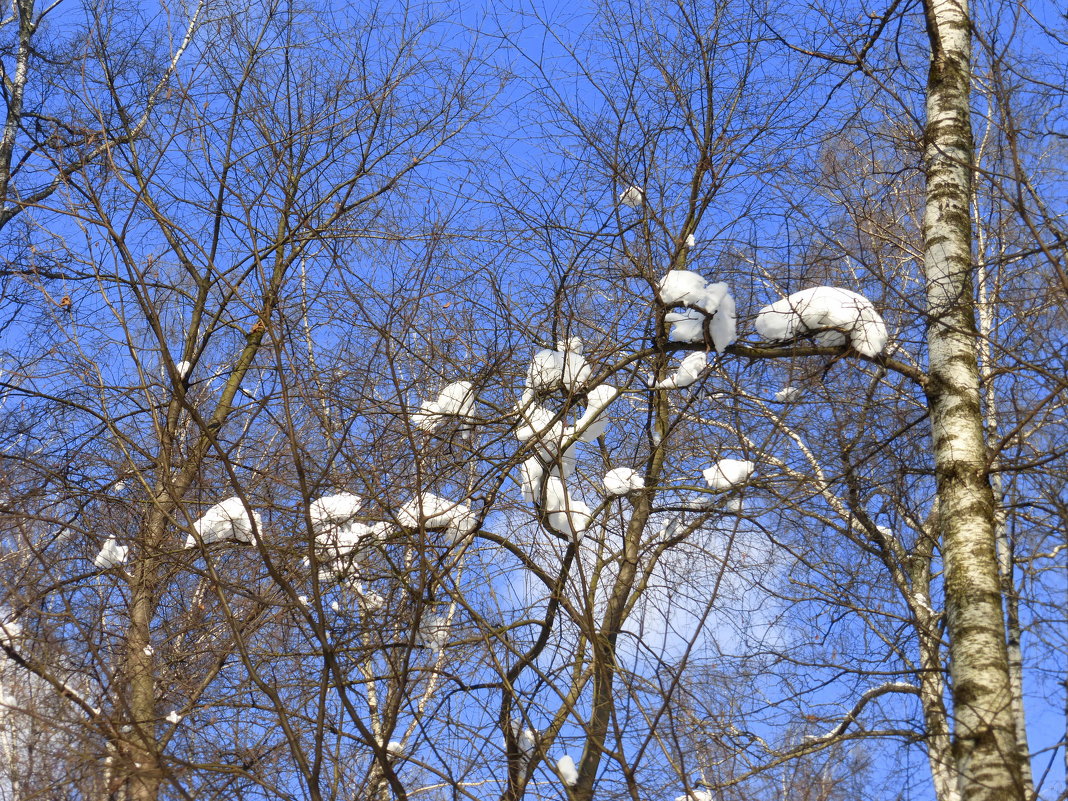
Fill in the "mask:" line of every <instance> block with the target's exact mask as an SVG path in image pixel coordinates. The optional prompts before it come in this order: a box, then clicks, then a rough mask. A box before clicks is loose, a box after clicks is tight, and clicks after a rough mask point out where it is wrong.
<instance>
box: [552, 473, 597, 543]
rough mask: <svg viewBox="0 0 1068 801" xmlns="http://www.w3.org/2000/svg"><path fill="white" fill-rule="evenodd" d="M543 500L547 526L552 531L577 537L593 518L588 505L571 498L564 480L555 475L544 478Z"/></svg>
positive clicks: (580, 535)
mask: <svg viewBox="0 0 1068 801" xmlns="http://www.w3.org/2000/svg"><path fill="white" fill-rule="evenodd" d="M544 501H545V512H546V514H547V515H548V516H549V527H550V528H551V529H553V531H556V532H558V533H560V534H565V535H570V536H571V537H573V538H575V539H579V538H581V537H582V534H583V532H585V531H586V529H587V528H589V525H590V521H591V520H592V519H593V513H592V512H591V511H590V507H588V506H587V505H586V504H585V503H583V502H582V501H580V500H576V499H575V498H572V497H571V496H570V495H569V494H568V492H567V490H566V489H565V488H564V482H563V481H561V480H560V479H559V478H557V477H556V476H549V477H548V478H547V479H546V480H545V486H544Z"/></svg>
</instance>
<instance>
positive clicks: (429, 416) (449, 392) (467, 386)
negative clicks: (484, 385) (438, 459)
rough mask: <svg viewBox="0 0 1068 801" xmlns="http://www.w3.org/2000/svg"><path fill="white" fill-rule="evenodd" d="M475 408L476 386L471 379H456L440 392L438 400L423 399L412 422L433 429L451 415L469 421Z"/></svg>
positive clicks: (427, 429) (429, 429)
mask: <svg viewBox="0 0 1068 801" xmlns="http://www.w3.org/2000/svg"><path fill="white" fill-rule="evenodd" d="M474 409H475V387H474V384H472V383H471V382H470V381H454V382H452V383H451V384H448V385H446V386H445V388H444V389H442V390H441V392H439V393H438V398H437V400H434V401H423V403H422V404H421V405H420V407H419V411H418V412H414V413H413V414H412V422H413V423H415V425H416V427H418V428H421V429H423V430H424V431H432V430H433V429H435V428H437V426H438V425H439V424H440V423H442V422H443V421H445V420H446V419H447V418H449V417H458V418H460V419H461V420H467V421H469V420H470V419H471V417H472V414H473V412H474Z"/></svg>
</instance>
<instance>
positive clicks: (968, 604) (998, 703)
mask: <svg viewBox="0 0 1068 801" xmlns="http://www.w3.org/2000/svg"><path fill="white" fill-rule="evenodd" d="M925 13H926V16H927V32H928V36H929V38H930V42H931V64H930V71H929V73H928V81H927V123H926V128H925V131H924V140H925V148H926V151H925V167H926V173H927V188H926V198H925V209H924V219H923V228H924V232H923V233H924V270H925V272H926V282H927V313H928V323H927V345H928V354H929V359H930V383H929V386H928V402H929V406H930V413H931V425H932V429H933V436H934V460H935V472H936V478H937V487H938V505H939V512H940V514H939V519H940V521H941V529H942V532H941V533H942V555H943V562H944V569H945V594H946V616H947V630H948V634H949V651H950V675H951V678H952V683H953V706H954V716H955V731H954V744H953V746H954V753H955V756H956V762H957V767H958V770H959V771H960V796H961V798H962V799H963V801H1003V800H1007V799H1018V800H1019V801H1023V799H1024V798H1025V794H1024V790H1023V782H1022V777H1021V765H1020V758H1019V751H1018V750H1017V748H1016V737H1015V721H1014V719H1013V712H1012V710H1013V705H1012V690H1011V686H1010V682H1009V670H1008V657H1007V652H1006V646H1005V626H1004V617H1003V610H1002V604H1001V586H1000V577H999V575H998V562H997V554H996V550H995V546H994V534H995V531H994V499H993V494H992V492H991V487H990V480H989V474H988V470H987V463H986V462H987V458H986V457H987V450H986V442H985V438H984V436H983V417H982V410H981V407H980V396H979V393H980V387H979V371H978V359H977V340H978V337H977V332H976V325H975V299H974V287H973V278H972V274H973V270H974V265H973V259H972V229H971V215H970V200H971V178H972V173H971V171H972V159H973V154H974V144H973V141H972V127H971V114H970V110H969V81H970V78H971V41H970V36H971V22H970V19H969V16H968V7H967V0H927V2H926V4H925Z"/></svg>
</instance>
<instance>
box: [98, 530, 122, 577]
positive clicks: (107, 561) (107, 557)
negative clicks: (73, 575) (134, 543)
mask: <svg viewBox="0 0 1068 801" xmlns="http://www.w3.org/2000/svg"><path fill="white" fill-rule="evenodd" d="M129 552H130V549H129V547H127V546H126V545H119V543H118V542H117V541H116V540H115V538H114V537H108V539H107V541H106V542H105V543H104V547H102V548H101V549H100V553H98V554H97V555H96V556H95V557H94V558H93V564H94V565H96V566H97V567H99V568H100V569H101V570H110V569H111V568H113V567H119V566H120V565H123V564H125V563H126V556H127V554H129Z"/></svg>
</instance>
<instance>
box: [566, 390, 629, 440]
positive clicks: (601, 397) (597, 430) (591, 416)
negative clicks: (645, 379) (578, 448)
mask: <svg viewBox="0 0 1068 801" xmlns="http://www.w3.org/2000/svg"><path fill="white" fill-rule="evenodd" d="M618 397H619V390H618V389H616V388H615V387H613V386H609V385H608V384H600V385H599V386H596V387H594V388H593V389H591V390H590V391H589V392H588V393H586V411H584V412H583V413H582V416H581V417H579V419H578V420H577V421H575V425H574V427H573V430H574V432H575V433H576V434H577V435H578V438H579V440H580V441H581V442H593V441H594V440H596V439H597V438H598V437H600V436H601V435H602V434H604V432H605V429H607V428H608V421H607V420H606V419H605V418H604V417H603V415H604V411H605V409H607V408H608V406H609V405H610V404H611V403H612V401H614V400H615V399H616V398H618Z"/></svg>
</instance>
